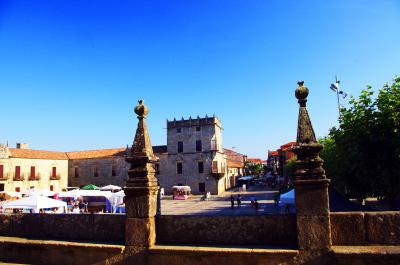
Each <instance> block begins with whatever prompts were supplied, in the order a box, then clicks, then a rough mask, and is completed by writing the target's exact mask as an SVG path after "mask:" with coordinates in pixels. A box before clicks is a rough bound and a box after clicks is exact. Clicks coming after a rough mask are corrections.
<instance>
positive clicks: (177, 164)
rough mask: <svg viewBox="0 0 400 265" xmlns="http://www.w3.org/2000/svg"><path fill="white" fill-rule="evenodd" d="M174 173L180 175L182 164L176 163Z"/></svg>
mask: <svg viewBox="0 0 400 265" xmlns="http://www.w3.org/2000/svg"><path fill="white" fill-rule="evenodd" d="M176 173H177V174H182V162H177V163H176Z"/></svg>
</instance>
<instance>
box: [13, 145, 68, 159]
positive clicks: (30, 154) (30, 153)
mask: <svg viewBox="0 0 400 265" xmlns="http://www.w3.org/2000/svg"><path fill="white" fill-rule="evenodd" d="M9 150H10V157H15V158H30V159H53V160H68V156H67V154H66V153H65V152H54V151H44V150H33V149H19V148H9Z"/></svg>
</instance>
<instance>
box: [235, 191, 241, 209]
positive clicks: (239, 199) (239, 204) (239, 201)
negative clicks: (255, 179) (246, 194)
mask: <svg viewBox="0 0 400 265" xmlns="http://www.w3.org/2000/svg"><path fill="white" fill-rule="evenodd" d="M236 201H237V205H238V208H240V206H241V204H242V198H241V196H240V194H238V196H237V199H236Z"/></svg>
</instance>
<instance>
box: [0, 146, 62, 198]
mask: <svg viewBox="0 0 400 265" xmlns="http://www.w3.org/2000/svg"><path fill="white" fill-rule="evenodd" d="M18 147H19V148H9V147H8V146H5V145H1V146H0V191H18V192H24V191H26V190H28V189H32V188H35V189H47V190H53V191H55V192H60V191H62V189H64V188H66V187H67V184H68V157H67V156H66V154H65V153H63V152H50V151H41V150H32V149H28V148H27V146H26V144H25V145H21V144H20V145H18Z"/></svg>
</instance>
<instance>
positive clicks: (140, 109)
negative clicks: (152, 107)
mask: <svg viewBox="0 0 400 265" xmlns="http://www.w3.org/2000/svg"><path fill="white" fill-rule="evenodd" d="M138 102H139V104H138V105H137V106H136V107H135V113H136V114H137V115H138V116H139V117H143V118H146V116H147V114H148V113H149V109H148V108H147V106H146V105H144V100H143V99H141V100H139V101H138Z"/></svg>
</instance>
